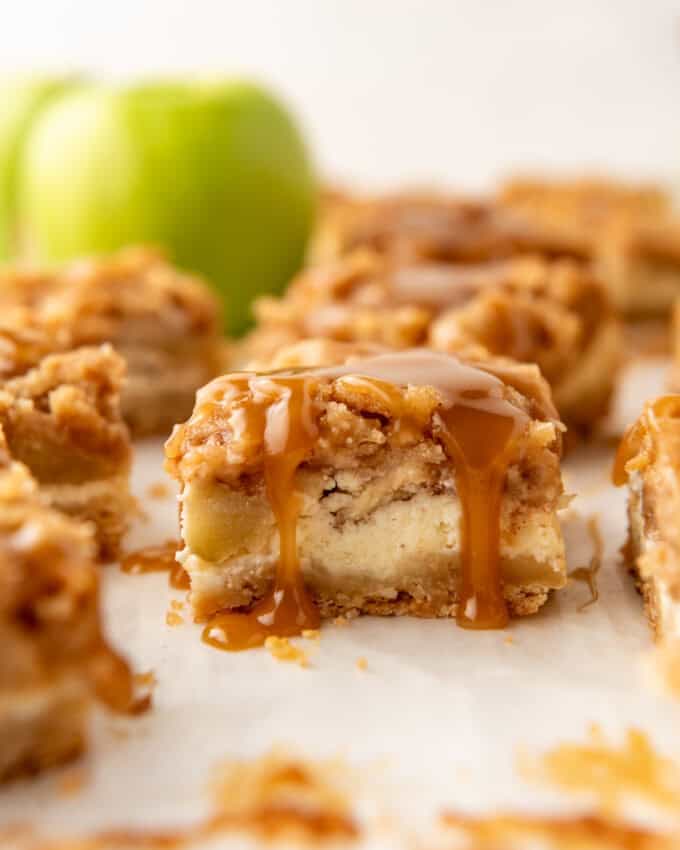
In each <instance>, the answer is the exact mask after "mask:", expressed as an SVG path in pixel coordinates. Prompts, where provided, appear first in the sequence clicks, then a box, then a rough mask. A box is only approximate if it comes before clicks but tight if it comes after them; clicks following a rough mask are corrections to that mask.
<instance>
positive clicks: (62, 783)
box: [57, 767, 87, 797]
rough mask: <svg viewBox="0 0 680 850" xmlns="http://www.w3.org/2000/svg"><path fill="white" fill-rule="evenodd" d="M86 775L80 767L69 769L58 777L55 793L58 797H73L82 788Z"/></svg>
mask: <svg viewBox="0 0 680 850" xmlns="http://www.w3.org/2000/svg"><path fill="white" fill-rule="evenodd" d="M86 779H87V775H86V773H85V771H84V770H83V769H82V768H80V767H75V768H70V769H68V770H67V771H66V772H65V773H62V775H61V776H60V777H59V781H58V783H57V792H58V794H59V796H60V797H74V796H75V795H76V794H79V793H80V792H81V791H82V790H83V788H84V786H85V781H86Z"/></svg>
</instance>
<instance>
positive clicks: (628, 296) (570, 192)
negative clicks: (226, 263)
mask: <svg viewBox="0 0 680 850" xmlns="http://www.w3.org/2000/svg"><path fill="white" fill-rule="evenodd" d="M499 202H500V203H501V205H502V206H504V207H505V208H507V209H510V210H512V211H514V212H516V213H518V214H521V215H522V216H524V217H526V219H527V220H528V221H530V222H532V223H533V224H534V225H535V226H542V227H544V228H546V229H548V230H549V231H550V232H551V233H553V234H554V236H555V238H558V237H560V238H564V239H572V240H574V241H576V242H578V243H580V244H581V245H582V247H583V248H584V250H585V251H586V253H587V254H588V255H589V257H590V259H591V261H592V263H593V268H594V270H595V271H596V273H597V274H598V275H599V276H600V277H601V279H602V280H603V282H604V283H605V284H606V286H607V288H608V291H609V294H610V297H611V299H612V302H613V304H614V305H615V307H616V309H617V310H619V311H620V312H621V313H622V314H623V315H625V316H626V317H628V318H630V319H643V318H652V317H661V318H666V317H667V316H668V314H669V311H670V309H671V306H672V304H673V302H674V301H675V299H676V298H677V297H678V296H680V217H679V216H678V215H677V214H676V213H675V212H674V209H673V205H672V203H671V198H670V195H669V194H668V193H666V192H665V191H663V190H662V189H661V188H659V187H657V186H655V185H644V184H643V185H635V184H626V183H619V182H615V181H612V180H604V179H582V180H571V181H569V180H563V181H559V180H541V179H531V178H526V179H517V180H512V181H509V182H508V183H507V184H506V185H505V186H504V187H502V189H501V191H500V194H499Z"/></svg>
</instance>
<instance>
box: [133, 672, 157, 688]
mask: <svg viewBox="0 0 680 850" xmlns="http://www.w3.org/2000/svg"><path fill="white" fill-rule="evenodd" d="M134 682H135V685H138V686H139V687H143V688H155V687H156V685H157V684H158V679H157V678H156V674H155V673H154V671H153V670H147V671H146V672H144V673H135V674H134Z"/></svg>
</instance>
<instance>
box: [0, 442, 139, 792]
mask: <svg viewBox="0 0 680 850" xmlns="http://www.w3.org/2000/svg"><path fill="white" fill-rule="evenodd" d="M0 436H1V435H0ZM95 550H96V547H95V542H94V540H93V537H92V534H91V531H90V529H89V528H88V527H87V526H85V525H83V524H82V523H79V522H77V521H75V520H72V519H69V518H68V517H65V516H64V515H63V514H61V513H58V512H57V511H55V510H53V509H52V508H51V507H49V505H48V504H47V501H46V500H45V499H44V498H43V496H42V494H41V493H40V491H39V489H38V487H37V485H36V483H35V481H34V480H33V478H32V477H31V475H30V473H29V471H28V469H27V468H26V467H25V466H24V465H23V464H20V463H17V462H14V461H12V460H11V458H10V456H9V454H8V452H7V451H6V447H5V446H4V445H3V446H0V636H1V641H2V652H0V781H2V780H7V779H9V778H12V777H14V776H16V775H19V774H23V773H27V772H35V771H38V770H41V769H43V768H47V767H50V766H51V765H55V764H59V763H62V762H64V761H67V760H68V759H70V758H72V757H74V756H76V755H77V754H78V753H79V752H81V750H82V749H83V747H84V745H85V738H86V732H87V720H88V714H89V709H90V707H91V704H92V698H93V696H97V697H98V698H99V699H101V700H102V701H104V702H105V703H107V704H108V705H109V706H111V707H112V708H114V709H116V710H119V711H127V710H128V709H129V708H130V707H131V705H132V701H133V688H132V677H131V675H130V671H129V669H128V667H127V665H126V664H125V662H124V661H123V660H122V659H121V658H120V657H119V656H118V655H117V654H116V653H114V652H113V651H112V650H111V649H110V647H109V646H108V644H107V642H106V640H105V638H104V636H103V634H102V631H101V625H100V616H99V592H98V576H97V569H96V566H95V564H94V561H93V558H94V554H95Z"/></svg>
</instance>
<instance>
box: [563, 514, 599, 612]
mask: <svg viewBox="0 0 680 850" xmlns="http://www.w3.org/2000/svg"><path fill="white" fill-rule="evenodd" d="M588 534H589V535H590V539H591V541H592V543H593V554H592V556H591V558H590V562H589V564H588V566H586V567H576V568H575V569H573V570H572V571H571V572H570V573H569V578H570V579H574V580H575V581H582V582H583V583H584V584H585V585H586V587H587V588H588V590H589V591H590V599H588V600H586V601H585V602H584V603H583V604H582V605H581V606H579V609H578V610H579V611H585V610H586V608H589V607H590V606H591V605H594V604H595V602H597V600H598V599H599V598H600V590H599V588H598V586H597V576H598V573H599V572H600V569H601V567H602V556H603V554H604V540H603V539H602V532H601V531H600V522H599V518H598V516H597V514H593V515H592V516H591V517H589V518H588Z"/></svg>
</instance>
